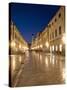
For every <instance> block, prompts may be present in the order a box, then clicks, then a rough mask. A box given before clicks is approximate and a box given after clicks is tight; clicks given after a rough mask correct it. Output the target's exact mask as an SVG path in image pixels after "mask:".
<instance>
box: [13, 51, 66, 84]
mask: <svg viewBox="0 0 67 90" xmlns="http://www.w3.org/2000/svg"><path fill="white" fill-rule="evenodd" d="M15 57H16V56H15ZM19 57H20V58H19V60H20V62H21V61H23V59H22V58H21V57H22V55H21V56H19ZM64 60H65V58H64V57H63V56H60V55H53V54H45V53H44V52H35V51H32V52H31V51H30V52H28V51H27V52H26V54H25V55H24V68H22V67H21V68H20V70H19V71H21V72H20V73H19V76H18V77H17V79H16V82H15V83H14V85H13V86H32V85H48V84H49V85H51V84H64V81H65V77H64V75H65V72H64V62H65V61H64Z"/></svg>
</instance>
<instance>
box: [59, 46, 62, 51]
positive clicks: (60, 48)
mask: <svg viewBox="0 0 67 90" xmlns="http://www.w3.org/2000/svg"><path fill="white" fill-rule="evenodd" d="M59 50H60V52H61V51H62V45H61V44H60V45H59Z"/></svg>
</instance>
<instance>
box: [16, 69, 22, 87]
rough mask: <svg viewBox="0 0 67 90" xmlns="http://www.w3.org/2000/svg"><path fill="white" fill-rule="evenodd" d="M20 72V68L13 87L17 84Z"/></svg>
mask: <svg viewBox="0 0 67 90" xmlns="http://www.w3.org/2000/svg"><path fill="white" fill-rule="evenodd" d="M21 72H22V70H21V69H20V71H19V72H18V75H17V77H16V82H15V84H14V87H16V85H17V83H18V80H19V79H18V78H19V76H20V73H21Z"/></svg>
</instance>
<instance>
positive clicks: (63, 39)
mask: <svg viewBox="0 0 67 90" xmlns="http://www.w3.org/2000/svg"><path fill="white" fill-rule="evenodd" d="M62 41H63V43H65V34H64V35H63V36H62Z"/></svg>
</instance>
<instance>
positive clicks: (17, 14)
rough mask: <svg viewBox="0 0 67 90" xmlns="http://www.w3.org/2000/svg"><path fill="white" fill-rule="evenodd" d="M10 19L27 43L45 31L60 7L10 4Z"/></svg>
mask: <svg viewBox="0 0 67 90" xmlns="http://www.w3.org/2000/svg"><path fill="white" fill-rule="evenodd" d="M9 5H10V14H11V15H10V16H9V17H10V18H11V20H12V21H13V22H14V24H15V25H16V26H17V28H18V30H19V32H20V33H21V35H22V36H23V37H24V39H25V40H26V41H27V42H29V43H30V42H31V40H32V34H34V36H35V35H36V34H37V33H38V32H40V31H43V28H45V27H46V26H47V24H48V23H49V21H50V20H51V19H52V17H53V16H54V15H55V14H56V12H57V11H58V9H59V8H60V6H56V5H42V4H24V3H10V4H9Z"/></svg>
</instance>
